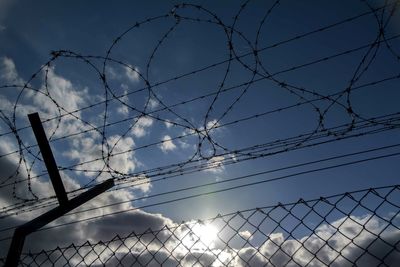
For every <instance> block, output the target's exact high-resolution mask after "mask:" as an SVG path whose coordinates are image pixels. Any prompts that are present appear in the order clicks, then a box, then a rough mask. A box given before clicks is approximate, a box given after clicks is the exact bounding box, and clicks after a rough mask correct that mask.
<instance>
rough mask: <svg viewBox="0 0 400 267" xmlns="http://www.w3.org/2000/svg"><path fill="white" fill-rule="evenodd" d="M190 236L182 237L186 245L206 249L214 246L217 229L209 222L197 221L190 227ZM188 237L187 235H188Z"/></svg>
mask: <svg viewBox="0 0 400 267" xmlns="http://www.w3.org/2000/svg"><path fill="white" fill-rule="evenodd" d="M190 233H191V235H190V238H186V239H184V240H183V241H184V242H183V243H184V244H185V245H186V246H187V247H191V248H192V249H198V250H207V249H212V248H213V247H214V243H215V242H214V241H215V240H216V239H217V237H218V236H217V234H218V231H217V229H216V228H215V227H214V226H213V225H211V224H207V223H206V224H203V223H197V224H196V225H194V226H193V227H192V228H191V229H190ZM188 237H189V236H188Z"/></svg>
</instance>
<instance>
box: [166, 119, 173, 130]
mask: <svg viewBox="0 0 400 267" xmlns="http://www.w3.org/2000/svg"><path fill="white" fill-rule="evenodd" d="M164 124H165V127H167V129H169V128H171V127H172V126H174V124H173V123H171V122H170V121H169V120H166V121H164Z"/></svg>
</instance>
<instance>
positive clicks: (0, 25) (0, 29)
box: [0, 24, 7, 32]
mask: <svg viewBox="0 0 400 267" xmlns="http://www.w3.org/2000/svg"><path fill="white" fill-rule="evenodd" d="M5 29H7V27H6V26H4V25H2V24H0V32H2V31H4V30H5Z"/></svg>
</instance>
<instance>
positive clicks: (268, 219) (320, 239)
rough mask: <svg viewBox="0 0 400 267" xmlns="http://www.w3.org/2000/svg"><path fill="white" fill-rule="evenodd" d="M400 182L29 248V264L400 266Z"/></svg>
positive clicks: (24, 262) (26, 260)
mask: <svg viewBox="0 0 400 267" xmlns="http://www.w3.org/2000/svg"><path fill="white" fill-rule="evenodd" d="M399 213H400V186H399V185H394V186H387V187H380V188H373V189H368V190H361V191H355V192H351V193H343V194H339V195H334V196H330V197H321V198H319V199H313V200H308V201H305V200H303V199H300V200H298V201H297V202H295V203H289V204H278V205H275V206H268V207H263V208H256V209H250V210H244V211H238V212H236V213H231V214H225V215H218V216H216V217H214V218H212V219H208V220H203V221H200V220H198V221H190V222H182V223H180V224H171V225H166V226H164V227H163V228H162V229H158V230H151V229H148V230H147V231H145V232H142V233H135V232H132V233H130V234H129V235H126V236H119V235H117V236H115V237H114V238H112V239H111V240H109V241H106V242H103V241H100V242H91V241H87V242H86V243H84V244H81V245H74V244H71V245H70V246H67V247H62V248H60V247H57V248H55V249H53V250H47V251H45V250H43V251H41V252H38V253H25V254H23V255H22V257H21V261H20V265H21V266H104V265H106V266H161V265H162V266H395V263H396V262H397V263H398V262H399V260H400V244H399V243H400V216H399Z"/></svg>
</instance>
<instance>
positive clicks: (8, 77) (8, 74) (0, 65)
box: [0, 57, 25, 85]
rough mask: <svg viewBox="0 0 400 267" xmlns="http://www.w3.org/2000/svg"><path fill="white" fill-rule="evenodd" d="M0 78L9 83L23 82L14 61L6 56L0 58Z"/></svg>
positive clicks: (18, 83) (21, 83)
mask: <svg viewBox="0 0 400 267" xmlns="http://www.w3.org/2000/svg"><path fill="white" fill-rule="evenodd" d="M0 79H1V80H3V81H5V82H6V83H9V84H17V85H23V84H24V83H25V82H24V80H23V79H22V78H20V77H19V75H18V72H17V68H16V66H15V63H14V61H13V60H12V59H11V58H8V57H3V58H1V59H0Z"/></svg>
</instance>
